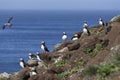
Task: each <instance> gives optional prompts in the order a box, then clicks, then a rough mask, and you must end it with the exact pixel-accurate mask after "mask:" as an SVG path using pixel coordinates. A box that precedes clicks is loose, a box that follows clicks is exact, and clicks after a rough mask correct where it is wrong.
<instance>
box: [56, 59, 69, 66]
mask: <svg viewBox="0 0 120 80" xmlns="http://www.w3.org/2000/svg"><path fill="white" fill-rule="evenodd" d="M65 64H67V61H65V60H60V61H58V62H57V63H55V64H54V65H55V66H56V67H61V66H64V65H65Z"/></svg>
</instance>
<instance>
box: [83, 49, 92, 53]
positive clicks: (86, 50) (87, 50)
mask: <svg viewBox="0 0 120 80" xmlns="http://www.w3.org/2000/svg"><path fill="white" fill-rule="evenodd" d="M82 51H83V52H84V53H86V54H89V53H90V52H91V49H90V48H83V49H82Z"/></svg>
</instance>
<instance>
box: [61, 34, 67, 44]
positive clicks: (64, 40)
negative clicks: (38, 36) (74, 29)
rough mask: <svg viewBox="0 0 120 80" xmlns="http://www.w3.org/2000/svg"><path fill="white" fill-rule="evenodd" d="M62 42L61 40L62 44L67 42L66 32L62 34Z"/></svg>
mask: <svg viewBox="0 0 120 80" xmlns="http://www.w3.org/2000/svg"><path fill="white" fill-rule="evenodd" d="M62 40H63V43H65V42H66V41H67V34H66V32H63V35H62Z"/></svg>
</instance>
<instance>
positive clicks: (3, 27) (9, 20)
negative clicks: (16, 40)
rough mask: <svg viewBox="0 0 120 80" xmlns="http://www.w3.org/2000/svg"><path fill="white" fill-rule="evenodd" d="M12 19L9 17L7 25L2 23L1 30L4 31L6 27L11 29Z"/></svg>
mask: <svg viewBox="0 0 120 80" xmlns="http://www.w3.org/2000/svg"><path fill="white" fill-rule="evenodd" d="M12 19H13V17H10V18H9V19H8V21H7V23H4V24H3V26H2V29H3V30H4V29H5V28H6V27H12V23H11V20H12Z"/></svg>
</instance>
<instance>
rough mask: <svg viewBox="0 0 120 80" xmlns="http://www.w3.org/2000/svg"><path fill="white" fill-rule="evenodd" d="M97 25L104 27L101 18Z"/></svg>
mask: <svg viewBox="0 0 120 80" xmlns="http://www.w3.org/2000/svg"><path fill="white" fill-rule="evenodd" d="M99 25H100V26H104V25H105V24H104V22H103V20H102V18H100V19H99Z"/></svg>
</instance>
